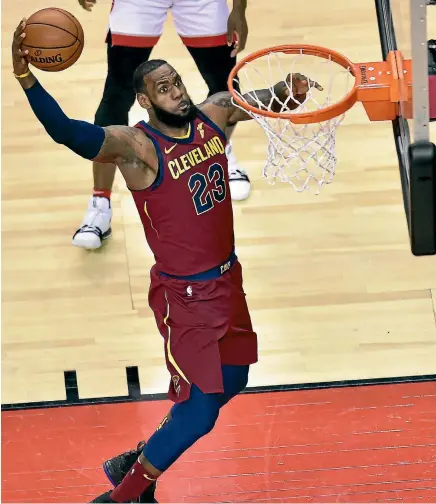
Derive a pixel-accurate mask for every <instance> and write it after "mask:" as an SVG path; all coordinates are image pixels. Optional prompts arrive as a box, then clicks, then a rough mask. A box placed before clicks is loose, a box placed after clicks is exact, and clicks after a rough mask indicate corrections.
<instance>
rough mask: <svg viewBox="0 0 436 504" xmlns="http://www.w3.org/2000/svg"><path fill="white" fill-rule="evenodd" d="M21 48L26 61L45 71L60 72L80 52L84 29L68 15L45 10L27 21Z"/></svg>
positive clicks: (60, 10) (53, 9) (76, 58)
mask: <svg viewBox="0 0 436 504" xmlns="http://www.w3.org/2000/svg"><path fill="white" fill-rule="evenodd" d="M25 33H26V37H25V39H24V41H23V44H22V49H23V51H25V50H26V49H27V50H28V51H29V55H28V60H29V63H31V64H32V65H33V66H35V67H36V68H39V69H40V70H44V71H46V72H60V71H61V70H65V69H66V68H69V67H70V66H71V65H73V64H74V63H75V62H76V61H77V60H78V59H79V57H80V55H81V54H82V51H83V43H84V36H83V29H82V26H81V25H80V23H79V21H78V20H77V19H76V18H75V17H74V16H73V15H72V14H70V13H69V12H67V11H65V10H62V9H56V8H48V9H42V10H39V11H38V12H35V14H32V15H31V16H30V17H29V19H28V20H27V22H26V28H25Z"/></svg>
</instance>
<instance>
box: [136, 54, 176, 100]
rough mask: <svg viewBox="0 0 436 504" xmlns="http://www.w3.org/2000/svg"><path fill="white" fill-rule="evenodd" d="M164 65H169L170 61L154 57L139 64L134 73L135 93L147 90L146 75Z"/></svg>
mask: <svg viewBox="0 0 436 504" xmlns="http://www.w3.org/2000/svg"><path fill="white" fill-rule="evenodd" d="M162 65H168V63H167V62H166V61H165V60H162V59H152V60H148V61H145V62H144V63H141V64H140V65H139V67H138V68H137V69H136V70H135V73H134V74H133V89H134V90H135V93H144V92H145V85H144V76H145V75H147V74H149V73H150V72H153V70H156V69H157V68H159V67H161V66H162Z"/></svg>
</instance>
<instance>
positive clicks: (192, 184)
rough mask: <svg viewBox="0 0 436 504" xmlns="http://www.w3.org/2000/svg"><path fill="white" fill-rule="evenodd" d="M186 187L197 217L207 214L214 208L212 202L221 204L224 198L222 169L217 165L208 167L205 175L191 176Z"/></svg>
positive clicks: (224, 186)
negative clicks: (190, 195)
mask: <svg viewBox="0 0 436 504" xmlns="http://www.w3.org/2000/svg"><path fill="white" fill-rule="evenodd" d="M188 186H189V190H190V191H191V194H192V201H193V202H194V206H195V211H196V212H197V215H201V214H203V213H205V212H208V211H209V210H210V209H212V208H213V207H214V204H215V203H214V202H216V203H221V202H222V201H224V200H225V198H226V182H225V179H224V169H223V167H222V166H221V165H220V164H219V163H214V164H212V165H210V166H209V168H208V170H207V175H204V174H203V173H194V174H192V175H191V177H190V178H189V182H188Z"/></svg>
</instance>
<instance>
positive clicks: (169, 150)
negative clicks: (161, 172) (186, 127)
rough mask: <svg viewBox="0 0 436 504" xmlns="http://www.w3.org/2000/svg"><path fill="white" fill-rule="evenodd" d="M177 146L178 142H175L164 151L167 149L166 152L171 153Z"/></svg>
mask: <svg viewBox="0 0 436 504" xmlns="http://www.w3.org/2000/svg"><path fill="white" fill-rule="evenodd" d="M175 147H177V144H174V145H173V146H171V147H170V148H169V149H167V148H166V147H165V149H164V151H165V154H169V153H170V152H171V151H172V150H173V149H174V148H175Z"/></svg>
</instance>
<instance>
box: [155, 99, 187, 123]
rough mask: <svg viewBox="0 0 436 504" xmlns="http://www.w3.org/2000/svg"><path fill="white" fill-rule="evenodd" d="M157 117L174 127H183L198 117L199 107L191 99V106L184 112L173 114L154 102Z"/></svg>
mask: <svg viewBox="0 0 436 504" xmlns="http://www.w3.org/2000/svg"><path fill="white" fill-rule="evenodd" d="M152 106H153V110H154V113H155V115H156V119H157V120H158V121H160V122H162V123H164V124H166V125H167V126H170V127H172V128H183V126H186V125H187V124H188V123H189V122H191V121H192V120H194V119H195V118H196V117H197V107H196V106H195V105H194V104H193V103H192V100H191V99H189V108H188V110H187V111H186V112H184V113H183V114H173V113H171V112H167V111H166V110H164V109H163V108H160V107H159V106H158V105H156V104H155V103H152Z"/></svg>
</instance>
